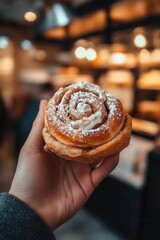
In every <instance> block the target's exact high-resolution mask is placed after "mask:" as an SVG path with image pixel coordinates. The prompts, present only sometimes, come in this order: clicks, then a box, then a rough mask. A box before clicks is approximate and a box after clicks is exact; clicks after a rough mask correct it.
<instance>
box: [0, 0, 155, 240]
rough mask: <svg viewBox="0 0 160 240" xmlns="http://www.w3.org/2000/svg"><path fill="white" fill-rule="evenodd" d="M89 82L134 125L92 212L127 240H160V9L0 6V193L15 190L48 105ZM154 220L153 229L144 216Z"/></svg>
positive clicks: (142, 0) (88, 1) (65, 1)
mask: <svg viewBox="0 0 160 240" xmlns="http://www.w3.org/2000/svg"><path fill="white" fill-rule="evenodd" d="M81 80H82V81H83V80H85V81H88V82H91V83H92V82H93V83H96V84H98V85H99V86H101V88H102V89H104V90H107V91H109V92H111V93H112V94H113V95H115V96H117V97H118V98H119V99H120V100H121V102H122V103H123V106H124V108H125V110H126V111H127V112H129V113H130V114H131V115H132V117H133V134H132V140H131V144H130V146H129V147H128V148H127V149H125V150H124V151H123V152H122V154H121V160H120V164H119V165H118V167H117V168H116V170H115V171H114V172H113V173H112V174H111V176H110V177H109V183H108V182H104V183H103V184H102V185H101V186H100V187H99V188H98V190H97V191H96V193H95V194H94V195H93V197H92V198H91V199H90V200H89V202H88V203H87V204H86V209H87V211H90V212H91V213H92V214H93V215H94V216H96V218H98V219H100V220H101V221H102V222H103V223H105V224H106V225H107V226H109V227H110V228H111V229H113V231H114V232H116V233H118V234H120V235H121V236H123V237H124V238H126V239H138V237H139V236H141V238H140V239H143V237H144V239H145V240H146V239H154V237H153V234H155V237H157V236H158V235H157V234H158V233H159V231H158V227H157V221H156V220H155V219H157V217H155V216H159V215H158V213H160V207H159V206H158V204H157V199H158V197H160V196H159V195H160V194H159V193H158V183H159V182H160V179H159V178H160V177H159V176H158V170H160V161H159V160H160V157H159V156H160V155H159V134H160V1H159V0H108V1H105V0H97V1H96V0H61V1H54V0H34V1H33V0H24V1H20V0H0V93H1V99H2V100H3V101H4V104H5V110H4V109H3V112H2V113H1V132H2V134H1V137H0V144H1V145H0V191H7V190H8V188H9V185H10V182H11V180H12V177H13V174H14V170H15V166H16V163H17V156H18V153H19V149H20V147H21V146H22V144H23V142H24V141H25V138H26V136H27V134H28V132H29V130H30V127H31V122H32V121H33V119H34V117H35V115H36V111H37V109H38V103H39V100H40V98H44V97H46V98H49V96H50V95H51V94H52V93H53V91H56V90H57V89H58V88H59V87H60V86H66V85H68V84H71V83H75V82H78V81H81ZM112 189H116V191H113V190H112ZM108 192H109V193H108ZM115 192H116V193H115ZM104 194H105V197H104V196H103V198H102V195H104ZM117 194H118V195H117ZM108 195H109V197H108V198H107V197H106V196H108ZM124 196H125V199H126V198H127V201H126V200H125V199H124ZM115 197H116V198H118V199H119V202H118V203H117V201H115V200H114V199H115ZM100 199H101V200H100ZM114 201H115V202H114ZM95 202H96V203H97V204H96V206H97V207H95V206H94V203H95ZM106 202H107V204H108V207H107V206H106ZM100 206H101V207H100ZM104 209H105V210H104ZM146 214H150V216H152V217H153V218H154V220H152V217H151V218H150V220H149V219H148V218H146V217H140V216H147V215H146ZM154 214H155V215H154ZM151 232H152V238H150V236H151V235H150V234H151ZM153 232H154V233H153ZM142 236H143V237H142ZM159 236H160V234H159ZM155 239H156V238H155ZM100 240H101V239H100Z"/></svg>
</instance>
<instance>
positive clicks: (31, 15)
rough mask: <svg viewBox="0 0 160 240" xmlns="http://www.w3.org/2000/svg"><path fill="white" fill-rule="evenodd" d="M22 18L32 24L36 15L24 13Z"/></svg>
mask: <svg viewBox="0 0 160 240" xmlns="http://www.w3.org/2000/svg"><path fill="white" fill-rule="evenodd" d="M24 18H25V20H26V21H28V22H34V21H35V20H36V19H37V14H36V13H34V12H26V13H25V14H24Z"/></svg>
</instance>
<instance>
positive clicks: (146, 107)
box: [137, 101, 160, 119]
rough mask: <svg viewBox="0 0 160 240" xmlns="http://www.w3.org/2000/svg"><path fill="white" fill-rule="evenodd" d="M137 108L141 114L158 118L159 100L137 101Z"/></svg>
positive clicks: (159, 112) (159, 114) (159, 110)
mask: <svg viewBox="0 0 160 240" xmlns="http://www.w3.org/2000/svg"><path fill="white" fill-rule="evenodd" d="M137 109H138V112H139V113H140V114H141V115H144V116H148V117H151V118H155V119H160V102H159V101H141V102H139V103H138V106H137Z"/></svg>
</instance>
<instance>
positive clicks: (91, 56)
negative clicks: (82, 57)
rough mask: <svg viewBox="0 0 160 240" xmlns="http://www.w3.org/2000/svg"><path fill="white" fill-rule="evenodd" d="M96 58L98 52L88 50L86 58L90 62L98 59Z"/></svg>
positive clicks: (91, 49)
mask: <svg viewBox="0 0 160 240" xmlns="http://www.w3.org/2000/svg"><path fill="white" fill-rule="evenodd" d="M96 57H97V53H96V51H95V50H94V49H93V48H88V49H87V51H86V58H87V59H88V60H89V61H93V60H95V59H96Z"/></svg>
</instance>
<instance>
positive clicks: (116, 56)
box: [111, 53, 126, 64]
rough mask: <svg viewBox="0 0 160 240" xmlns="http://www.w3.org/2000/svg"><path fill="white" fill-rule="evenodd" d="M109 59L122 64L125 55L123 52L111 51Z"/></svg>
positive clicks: (124, 60)
mask: <svg viewBox="0 0 160 240" xmlns="http://www.w3.org/2000/svg"><path fill="white" fill-rule="evenodd" d="M111 61H112V63H115V64H124V63H125V62H126V56H125V54H124V53H112V55H111Z"/></svg>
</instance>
